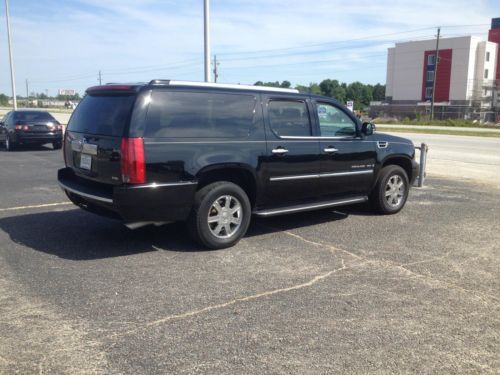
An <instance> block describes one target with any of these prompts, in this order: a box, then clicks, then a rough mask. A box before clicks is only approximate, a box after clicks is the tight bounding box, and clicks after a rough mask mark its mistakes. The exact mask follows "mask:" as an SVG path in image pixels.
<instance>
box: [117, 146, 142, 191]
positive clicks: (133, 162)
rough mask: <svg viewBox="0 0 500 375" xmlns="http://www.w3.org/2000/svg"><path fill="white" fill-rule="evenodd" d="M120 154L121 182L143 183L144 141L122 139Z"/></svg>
mask: <svg viewBox="0 0 500 375" xmlns="http://www.w3.org/2000/svg"><path fill="white" fill-rule="evenodd" d="M121 154H122V155H121V171H122V180H123V182H125V183H127V184H143V183H145V182H146V166H145V163H144V140H143V139H142V138H122V143H121Z"/></svg>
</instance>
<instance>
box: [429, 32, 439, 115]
mask: <svg viewBox="0 0 500 375" xmlns="http://www.w3.org/2000/svg"><path fill="white" fill-rule="evenodd" d="M440 35H441V28H440V27H438V32H437V39H436V54H435V55H434V56H435V60H434V79H433V80H432V96H431V120H434V100H435V97H436V95H435V93H436V81H437V74H438V65H439V36H440Z"/></svg>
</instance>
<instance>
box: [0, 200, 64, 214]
mask: <svg viewBox="0 0 500 375" xmlns="http://www.w3.org/2000/svg"><path fill="white" fill-rule="evenodd" d="M68 204H73V203H71V202H59V203H47V204H35V205H32V206H18V207H9V208H0V212H4V211H16V210H28V209H30V208H44V207H54V206H66V205H68Z"/></svg>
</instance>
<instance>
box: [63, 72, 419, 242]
mask: <svg viewBox="0 0 500 375" xmlns="http://www.w3.org/2000/svg"><path fill="white" fill-rule="evenodd" d="M374 129H375V127H374V125H373V124H371V123H364V124H361V123H360V122H359V120H358V119H357V118H356V117H355V116H354V115H353V114H352V113H351V112H350V111H349V110H348V109H347V108H346V107H345V106H344V105H342V104H340V103H339V102H337V101H335V100H333V99H331V98H327V97H322V96H316V95H310V94H305V93H299V92H298V91H297V90H290V89H277V88H266V87H256V86H241V85H223V84H207V83H196V82H180V81H164V80H153V81H151V82H150V83H149V84H142V85H115V84H113V85H105V86H97V87H91V88H89V89H88V90H87V91H86V95H85V97H84V98H83V100H82V101H81V103H80V104H79V106H78V107H77V109H76V110H75V112H74V113H73V116H72V117H71V120H70V122H69V124H68V129H67V131H66V133H65V139H64V158H65V164H66V168H63V169H60V170H59V173H58V179H59V184H60V185H61V187H62V188H63V189H64V191H65V192H66V194H67V196H68V197H69V199H70V200H71V201H72V202H73V203H75V204H76V205H78V206H80V207H81V208H83V209H85V210H87V211H90V212H93V213H96V214H99V215H104V216H108V217H112V218H117V219H120V220H123V221H124V222H125V224H126V225H128V226H129V227H130V228H137V227H139V226H142V225H147V224H163V223H166V222H173V221H185V222H187V225H188V228H189V231H190V233H191V235H192V236H193V238H194V239H195V240H197V241H198V242H199V243H201V244H202V245H204V246H206V247H209V248H214V249H217V248H224V247H228V246H232V245H234V244H236V243H237V242H238V241H239V240H240V239H241V237H242V236H243V235H244V234H245V232H246V231H247V228H248V225H249V223H250V219H251V216H252V215H256V216H262V217H268V216H274V215H281V214H287V213H293V212H302V211H307V210H315V209H322V208H327V207H336V206H342V205H348V204H355V203H361V202H365V201H367V200H371V201H372V203H373V205H374V207H375V208H376V209H377V210H378V212H380V213H382V214H394V213H396V212H398V211H399V210H401V209H402V208H403V206H404V204H405V202H406V200H407V198H408V192H409V189H410V186H411V185H412V183H413V181H414V179H415V177H416V176H417V174H418V164H417V163H416V161H415V149H414V146H413V144H412V142H411V141H409V140H407V139H404V138H399V137H395V136H390V135H385V134H378V133H374Z"/></svg>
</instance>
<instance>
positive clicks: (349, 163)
mask: <svg viewBox="0 0 500 375" xmlns="http://www.w3.org/2000/svg"><path fill="white" fill-rule="evenodd" d="M313 106H314V108H315V110H314V112H315V115H316V123H317V124H318V125H319V126H318V127H319V130H318V131H319V134H320V150H321V151H320V152H321V174H320V175H321V178H320V180H321V183H322V195H323V196H328V197H332V198H341V197H343V196H350V195H366V194H367V193H368V191H369V190H370V187H371V186H372V183H373V179H374V167H375V162H376V157H377V155H376V150H375V144H374V143H373V142H367V141H365V140H364V139H363V138H361V137H360V136H359V135H360V133H359V129H358V124H357V121H356V120H355V118H354V117H353V116H352V114H351V113H350V112H349V110H348V109H347V108H345V107H343V106H340V105H338V104H336V103H334V102H328V101H313Z"/></svg>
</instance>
